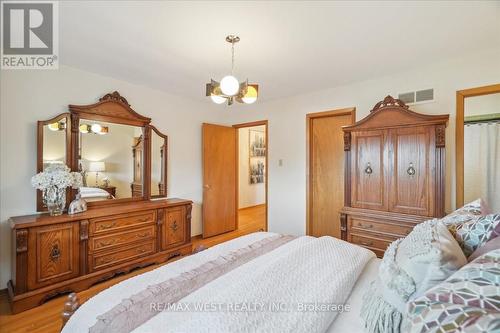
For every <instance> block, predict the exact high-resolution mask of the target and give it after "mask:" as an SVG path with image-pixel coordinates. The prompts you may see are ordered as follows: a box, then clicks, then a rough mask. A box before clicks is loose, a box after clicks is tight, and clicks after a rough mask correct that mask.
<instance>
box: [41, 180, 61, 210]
mask: <svg viewBox="0 0 500 333" xmlns="http://www.w3.org/2000/svg"><path fill="white" fill-rule="evenodd" d="M43 203H44V204H45V206H47V209H48V211H49V214H50V216H58V215H61V214H62V213H63V212H64V207H65V206H66V188H58V187H56V186H52V187H49V188H47V189H45V190H44V191H43Z"/></svg>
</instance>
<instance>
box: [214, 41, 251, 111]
mask: <svg viewBox="0 0 500 333" xmlns="http://www.w3.org/2000/svg"><path fill="white" fill-rule="evenodd" d="M226 41H227V42H228V43H231V56H232V57H231V75H226V76H224V77H223V78H222V80H220V82H217V81H215V80H210V83H207V85H206V96H210V99H212V102H214V103H216V104H223V103H225V102H227V105H232V104H233V103H234V101H237V102H238V103H244V104H252V103H254V102H255V101H256V100H257V97H258V95H259V85H257V84H249V83H248V80H246V81H244V82H241V83H240V82H238V79H237V78H236V77H234V75H233V73H234V44H236V43H238V42H239V41H240V37H238V36H234V35H229V36H227V37H226Z"/></svg>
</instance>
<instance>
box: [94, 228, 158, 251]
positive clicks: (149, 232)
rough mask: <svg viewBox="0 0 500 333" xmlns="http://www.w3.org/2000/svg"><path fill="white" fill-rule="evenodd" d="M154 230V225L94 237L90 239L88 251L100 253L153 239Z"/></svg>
mask: <svg viewBox="0 0 500 333" xmlns="http://www.w3.org/2000/svg"><path fill="white" fill-rule="evenodd" d="M155 228H156V226H155V225H149V226H146V227H142V228H139V229H132V230H130V231H122V232H119V233H113V234H104V235H100V236H94V237H92V238H91V239H90V251H100V250H105V249H110V248H114V247H116V246H123V245H126V244H131V243H134V242H138V241H142V240H146V239H154V237H155Z"/></svg>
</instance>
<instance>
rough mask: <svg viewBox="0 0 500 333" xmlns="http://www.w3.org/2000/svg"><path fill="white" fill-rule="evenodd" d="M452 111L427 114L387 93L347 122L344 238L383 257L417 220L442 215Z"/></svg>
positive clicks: (418, 221)
mask: <svg viewBox="0 0 500 333" xmlns="http://www.w3.org/2000/svg"><path fill="white" fill-rule="evenodd" d="M447 121H448V115H436V116H432V115H424V114H419V113H416V112H413V111H410V110H409V109H408V106H407V105H405V104H404V103H403V102H402V101H400V100H397V99H394V98H392V97H391V96H387V97H386V98H385V99H384V100H383V101H381V102H379V103H377V104H376V105H375V107H374V108H373V110H371V111H370V114H369V115H368V116H367V117H366V118H364V119H362V120H360V121H358V122H356V123H355V124H353V125H350V126H344V127H343V131H344V151H345V196H344V197H345V199H344V200H345V207H344V208H343V209H342V211H341V229H342V238H343V239H344V240H347V241H349V242H351V243H355V244H358V245H361V246H364V247H366V248H368V249H370V250H372V251H374V252H375V253H376V254H377V255H378V256H379V257H382V256H383V254H384V251H385V250H386V248H387V246H388V245H389V244H390V243H391V242H393V241H394V240H396V239H398V238H401V237H404V236H406V235H407V234H408V233H409V232H410V231H411V230H412V229H413V227H414V226H415V225H417V224H418V223H421V222H423V221H426V220H428V219H431V218H432V217H442V216H444V192H445V129H446V125H447Z"/></svg>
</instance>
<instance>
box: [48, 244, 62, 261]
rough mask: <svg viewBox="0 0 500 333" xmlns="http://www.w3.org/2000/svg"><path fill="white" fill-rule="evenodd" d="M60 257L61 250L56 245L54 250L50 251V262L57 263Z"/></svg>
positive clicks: (53, 247)
mask: <svg viewBox="0 0 500 333" xmlns="http://www.w3.org/2000/svg"><path fill="white" fill-rule="evenodd" d="M60 256H61V250H60V249H59V245H57V244H54V245H53V246H52V250H51V251H50V260H52V261H56V260H57V259H59V257H60Z"/></svg>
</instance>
